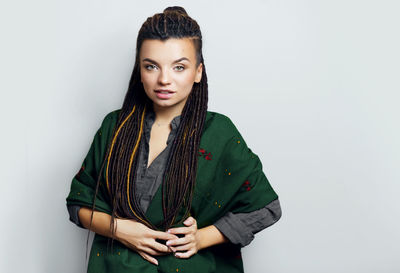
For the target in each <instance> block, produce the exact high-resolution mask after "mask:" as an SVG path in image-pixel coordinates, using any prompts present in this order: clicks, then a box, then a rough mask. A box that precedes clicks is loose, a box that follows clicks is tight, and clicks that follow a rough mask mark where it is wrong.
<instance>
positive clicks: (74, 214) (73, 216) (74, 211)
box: [67, 205, 85, 228]
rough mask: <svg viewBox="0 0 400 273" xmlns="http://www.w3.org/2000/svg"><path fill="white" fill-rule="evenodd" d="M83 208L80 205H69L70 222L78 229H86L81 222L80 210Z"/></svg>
mask: <svg viewBox="0 0 400 273" xmlns="http://www.w3.org/2000/svg"><path fill="white" fill-rule="evenodd" d="M80 208H81V206H78V205H67V209H68V213H69V220H70V221H71V222H73V223H75V224H76V225H77V226H78V227H80V228H85V227H84V226H82V223H81V221H80V220H79V215H78V212H79V209H80Z"/></svg>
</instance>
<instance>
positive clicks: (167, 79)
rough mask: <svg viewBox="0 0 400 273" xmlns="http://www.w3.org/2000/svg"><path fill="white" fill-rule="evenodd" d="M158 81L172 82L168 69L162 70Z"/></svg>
mask: <svg viewBox="0 0 400 273" xmlns="http://www.w3.org/2000/svg"><path fill="white" fill-rule="evenodd" d="M158 81H159V82H160V84H163V85H165V84H169V83H170V82H171V77H170V75H169V72H168V71H167V70H161V72H160V74H159V76H158Z"/></svg>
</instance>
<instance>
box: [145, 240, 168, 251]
mask: <svg viewBox="0 0 400 273" xmlns="http://www.w3.org/2000/svg"><path fill="white" fill-rule="evenodd" d="M148 246H149V247H151V248H153V249H154V250H156V251H158V252H171V249H170V248H169V246H167V245H165V244H161V243H158V242H157V241H155V240H154V241H153V242H151V243H149V244H148Z"/></svg>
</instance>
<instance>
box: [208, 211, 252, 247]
mask: <svg viewBox="0 0 400 273" xmlns="http://www.w3.org/2000/svg"><path fill="white" fill-rule="evenodd" d="M214 226H215V227H216V228H218V230H219V231H220V232H222V233H223V234H224V235H225V236H226V237H227V238H228V239H229V241H230V242H231V243H233V244H239V245H240V246H241V247H244V246H246V245H248V244H250V242H251V241H252V240H253V239H254V234H253V233H252V232H251V230H250V229H249V228H248V227H247V226H246V225H245V224H244V223H243V222H242V221H241V220H240V219H239V218H238V217H236V216H235V214H233V213H232V212H230V211H229V212H227V213H226V214H225V215H224V216H223V217H221V218H220V219H218V220H217V221H216V222H215V223H214Z"/></svg>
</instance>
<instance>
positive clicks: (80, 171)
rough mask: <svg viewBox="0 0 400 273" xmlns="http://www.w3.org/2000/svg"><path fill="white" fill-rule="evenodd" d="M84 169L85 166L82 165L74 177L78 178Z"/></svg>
mask: <svg viewBox="0 0 400 273" xmlns="http://www.w3.org/2000/svg"><path fill="white" fill-rule="evenodd" d="M84 169H85V166H83V165H82V167H81V168H80V169H79V171H78V173H77V174H76V177H77V178H79V177H80V176H81V173H82V172H83V170H84Z"/></svg>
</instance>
